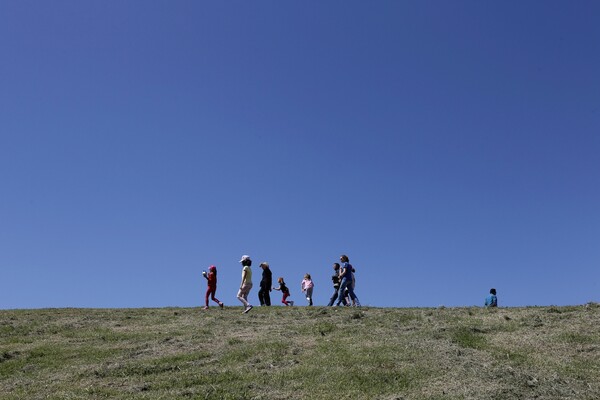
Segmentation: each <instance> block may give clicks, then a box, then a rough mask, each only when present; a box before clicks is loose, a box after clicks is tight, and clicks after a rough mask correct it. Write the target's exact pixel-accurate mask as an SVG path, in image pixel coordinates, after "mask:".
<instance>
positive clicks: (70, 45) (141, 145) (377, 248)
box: [0, 0, 600, 309]
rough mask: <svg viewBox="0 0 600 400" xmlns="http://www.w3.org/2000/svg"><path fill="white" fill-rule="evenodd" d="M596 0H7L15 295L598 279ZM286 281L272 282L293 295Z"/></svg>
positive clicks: (69, 303) (541, 301) (461, 289)
mask: <svg viewBox="0 0 600 400" xmlns="http://www.w3.org/2000/svg"><path fill="white" fill-rule="evenodd" d="M599 20H600V3H599V2H597V1H576V2H571V1H560V2H556V1H543V2H542V1H508V2H482V1H452V2H449V1H426V2H422V1H377V2H364V1H324V2H300V1H286V2H280V1H255V2H246V1H227V2H220V1H216V2H215V1H211V2H209V1H205V2H200V1H80V0H76V1H60V0H59V1H52V2H43V1H2V2H0V60H1V62H0V184H1V189H0V190H1V192H0V285H1V288H0V308H5V309H7V308H39V307H155V306H183V307H189V306H198V305H201V304H202V302H203V296H204V291H205V288H206V284H205V281H204V280H203V279H202V278H201V271H202V270H203V269H206V268H207V267H208V266H209V265H210V264H215V265H217V267H218V269H219V287H218V290H217V295H218V297H219V298H220V299H222V300H223V301H224V302H225V303H226V305H236V306H239V305H241V304H240V303H239V302H238V301H237V299H236V298H235V294H236V289H237V287H238V285H239V281H240V271H241V267H240V264H239V263H238V261H239V259H240V256H241V255H242V254H249V255H251V256H252V258H253V260H254V262H255V266H254V273H255V279H254V282H255V289H254V290H253V291H252V292H251V295H250V296H251V299H252V301H253V303H254V304H256V303H257V301H256V295H257V288H256V286H257V284H258V280H259V275H260V269H259V268H258V264H259V263H260V262H261V261H268V262H269V263H270V264H271V266H272V270H273V274H274V276H275V277H278V276H284V277H285V278H286V281H287V283H288V285H289V286H290V287H291V288H292V299H294V300H296V302H297V304H305V302H304V301H303V299H302V298H301V296H300V293H299V286H300V281H301V279H302V276H303V275H304V273H305V272H310V273H311V274H312V275H313V278H314V281H315V301H316V304H321V305H322V304H325V303H326V302H327V300H328V297H329V295H330V292H331V281H330V275H331V265H332V263H333V262H335V261H337V260H338V258H339V256H340V254H343V253H345V254H348V256H349V257H350V261H351V263H352V264H353V265H354V266H355V268H356V270H357V273H356V277H357V287H356V292H357V294H358V296H359V298H360V299H361V301H362V303H363V304H365V305H372V306H381V307H412V306H423V307H425V306H439V305H442V304H443V305H446V306H471V305H481V304H482V303H483V300H484V298H485V296H486V294H487V293H488V291H489V289H490V288H491V287H496V288H497V289H498V297H499V301H500V305H504V306H523V305H550V304H555V305H567V304H583V303H586V302H588V301H600V285H599V280H600V279H599V278H600V72H599V71H600V24H599V23H598V21H599ZM274 297H275V299H276V300H277V301H278V300H279V295H278V294H276V295H275V296H274Z"/></svg>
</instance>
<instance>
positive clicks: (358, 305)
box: [348, 285, 360, 307]
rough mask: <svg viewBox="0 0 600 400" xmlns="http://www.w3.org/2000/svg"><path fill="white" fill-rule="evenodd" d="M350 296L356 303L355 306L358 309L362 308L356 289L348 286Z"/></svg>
mask: <svg viewBox="0 0 600 400" xmlns="http://www.w3.org/2000/svg"><path fill="white" fill-rule="evenodd" d="M348 294H349V295H350V298H351V299H352V302H353V303H354V305H355V306H357V307H360V301H358V297H356V294H355V293H354V288H353V287H352V285H348Z"/></svg>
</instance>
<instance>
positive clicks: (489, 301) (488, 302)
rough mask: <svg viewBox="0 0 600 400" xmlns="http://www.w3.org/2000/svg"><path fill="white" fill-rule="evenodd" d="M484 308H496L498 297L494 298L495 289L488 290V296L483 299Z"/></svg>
mask: <svg viewBox="0 0 600 400" xmlns="http://www.w3.org/2000/svg"><path fill="white" fill-rule="evenodd" d="M485 306H486V307H498V296H496V289H494V288H492V289H490V295H489V296H488V297H486V298H485Z"/></svg>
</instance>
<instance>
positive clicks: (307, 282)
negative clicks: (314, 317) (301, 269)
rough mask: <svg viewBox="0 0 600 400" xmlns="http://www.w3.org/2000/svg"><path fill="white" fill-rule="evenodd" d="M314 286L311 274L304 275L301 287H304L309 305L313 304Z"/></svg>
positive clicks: (303, 291)
mask: <svg viewBox="0 0 600 400" xmlns="http://www.w3.org/2000/svg"><path fill="white" fill-rule="evenodd" d="M314 287H315V284H314V283H313V281H312V279H311V277H310V274H306V275H304V279H303V280H302V283H301V284H300V289H302V293H304V294H305V295H306V300H308V305H309V306H312V305H313V301H312V294H313V288H314Z"/></svg>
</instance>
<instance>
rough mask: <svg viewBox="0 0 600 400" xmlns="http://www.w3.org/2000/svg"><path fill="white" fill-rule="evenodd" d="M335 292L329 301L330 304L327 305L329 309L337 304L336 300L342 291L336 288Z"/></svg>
mask: <svg viewBox="0 0 600 400" xmlns="http://www.w3.org/2000/svg"><path fill="white" fill-rule="evenodd" d="M333 290H335V292H333V296H331V298H330V299H329V304H327V306H328V307H331V306H332V305H333V303H334V302H335V299H337V298H338V293H339V291H340V288H339V287H334V288H333ZM344 303H345V302H344ZM344 305H346V304H344Z"/></svg>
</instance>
